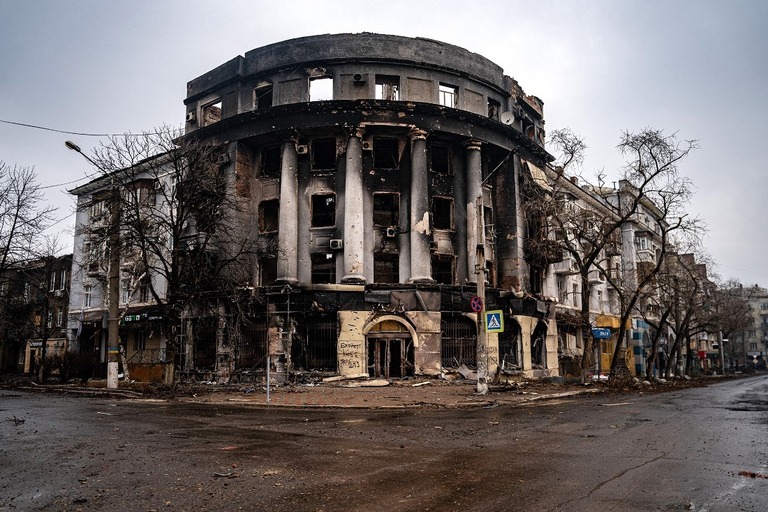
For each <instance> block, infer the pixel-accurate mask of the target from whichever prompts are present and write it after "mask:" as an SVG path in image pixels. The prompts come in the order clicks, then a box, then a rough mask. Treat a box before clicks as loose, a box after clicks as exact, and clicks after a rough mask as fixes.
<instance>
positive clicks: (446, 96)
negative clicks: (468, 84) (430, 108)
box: [438, 84, 459, 108]
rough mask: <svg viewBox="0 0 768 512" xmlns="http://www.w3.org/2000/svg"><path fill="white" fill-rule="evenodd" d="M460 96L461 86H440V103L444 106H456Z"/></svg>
mask: <svg viewBox="0 0 768 512" xmlns="http://www.w3.org/2000/svg"><path fill="white" fill-rule="evenodd" d="M458 98H459V88H458V87H456V86H455V85H448V84H440V86H439V87H438V103H440V104H441V105H442V106H444V107H451V108H456V105H457V104H458V101H457V100H458Z"/></svg>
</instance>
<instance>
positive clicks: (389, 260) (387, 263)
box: [373, 253, 400, 284]
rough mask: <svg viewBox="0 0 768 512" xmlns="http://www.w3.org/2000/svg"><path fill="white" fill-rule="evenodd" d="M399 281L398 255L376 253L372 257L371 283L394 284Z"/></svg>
mask: <svg viewBox="0 0 768 512" xmlns="http://www.w3.org/2000/svg"><path fill="white" fill-rule="evenodd" d="M399 280H400V255H398V254H389V253H387V254H385V253H376V254H374V255H373V281H374V282H375V283H389V284H395V283H397V282H399Z"/></svg>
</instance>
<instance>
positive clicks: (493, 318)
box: [485, 310, 504, 332]
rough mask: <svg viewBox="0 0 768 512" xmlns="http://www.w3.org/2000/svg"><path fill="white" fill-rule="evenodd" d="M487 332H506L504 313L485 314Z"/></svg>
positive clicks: (487, 312)
mask: <svg viewBox="0 0 768 512" xmlns="http://www.w3.org/2000/svg"><path fill="white" fill-rule="evenodd" d="M485 332H504V312H503V311H501V310H496V311H486V312H485Z"/></svg>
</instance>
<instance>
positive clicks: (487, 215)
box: [483, 206, 496, 243]
mask: <svg viewBox="0 0 768 512" xmlns="http://www.w3.org/2000/svg"><path fill="white" fill-rule="evenodd" d="M483 223H484V224H485V241H486V242H487V243H493V241H494V239H495V238H496V236H495V235H496V232H495V231H494V229H493V208H491V207H490V206H483Z"/></svg>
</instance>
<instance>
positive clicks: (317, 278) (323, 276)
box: [312, 253, 336, 284]
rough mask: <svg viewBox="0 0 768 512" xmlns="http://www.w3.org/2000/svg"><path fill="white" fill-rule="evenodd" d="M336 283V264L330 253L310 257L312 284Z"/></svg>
mask: <svg viewBox="0 0 768 512" xmlns="http://www.w3.org/2000/svg"><path fill="white" fill-rule="evenodd" d="M335 282H336V263H335V262H334V261H333V254H332V253H318V254H313V255H312V284H333V283H335Z"/></svg>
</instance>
